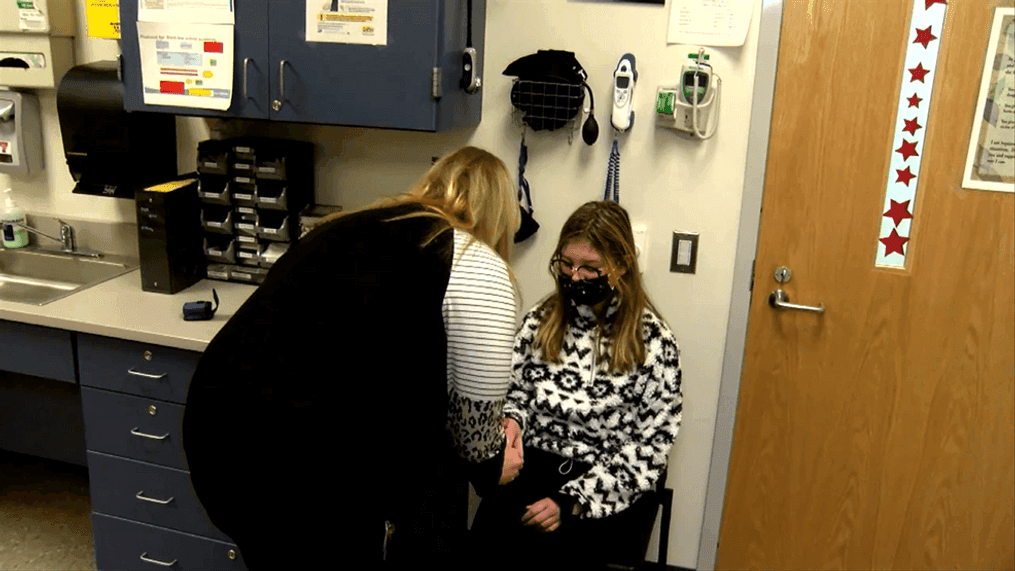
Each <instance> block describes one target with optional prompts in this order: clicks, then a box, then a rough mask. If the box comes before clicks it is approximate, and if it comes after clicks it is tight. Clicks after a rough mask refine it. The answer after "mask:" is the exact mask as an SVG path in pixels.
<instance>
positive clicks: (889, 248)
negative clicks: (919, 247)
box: [878, 228, 909, 256]
mask: <svg viewBox="0 0 1015 571" xmlns="http://www.w3.org/2000/svg"><path fill="white" fill-rule="evenodd" d="M908 241H909V238H905V237H903V236H899V233H898V232H896V231H895V229H894V228H893V229H892V233H891V235H889V236H888V237H887V238H880V239H878V242H881V243H882V244H884V245H885V255H886V256H887V255H889V254H891V253H893V252H898V253H899V254H900V255H903V256H905V255H906V254H904V253H903V252H902V246H903V245H904V244H905V243H906V242H908Z"/></svg>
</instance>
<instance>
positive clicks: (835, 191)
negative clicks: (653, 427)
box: [716, 0, 1015, 569]
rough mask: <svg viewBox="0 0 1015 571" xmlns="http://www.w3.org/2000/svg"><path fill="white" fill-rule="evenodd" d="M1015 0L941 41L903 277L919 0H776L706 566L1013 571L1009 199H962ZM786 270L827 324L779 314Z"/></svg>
mask: <svg viewBox="0 0 1015 571" xmlns="http://www.w3.org/2000/svg"><path fill="white" fill-rule="evenodd" d="M920 4H921V5H923V1H922V0H921V2H920ZM927 4H928V5H932V4H938V5H937V6H934V7H935V8H943V6H941V4H944V0H927ZM1011 5H1012V2H1011V0H1004V1H999V0H947V12H946V16H945V20H944V22H943V28H940V29H933V30H932V31H931V33H932V34H933V35H934V36H935V37H936V38H938V39H937V40H935V41H940V55H939V57H938V59H937V63H936V65H937V69H936V70H935V75H936V77H935V78H934V83H933V85H934V89H933V97H932V99H931V103H930V107H929V115H928V117H927V124H926V125H923V126H921V127H923V128H925V129H926V132H925V134H926V139H925V141H924V145H923V146H922V148H920V149H919V152H920V156H921V158H922V162H921V165H922V166H921V169H920V174H919V176H918V178H917V180H916V184H917V186H916V189H917V193H916V198H915V202H914V205H915V207H914V208H913V209H912V213H913V216H914V218H913V219H912V231H911V233H910V235H909V238H910V240H909V242H908V243H907V244H906V246H905V247H906V249H907V250H906V251H907V255H906V266H905V268H902V269H883V268H876V267H875V263H874V262H875V252H876V248H877V247H878V246H879V241H878V234H879V230H880V225H881V219H882V216H883V215H884V208H883V204H884V200H885V189H886V181H887V180H888V177H889V164H890V163H889V161H890V158H891V154H892V153H893V149H892V142H893V136H894V130H895V120H896V108H897V107H898V105H899V95H900V85H902V79H903V77H910V72H909V71H907V70H906V69H904V56H905V52H906V49H907V44H908V43H909V42H910V40H909V39H908V38H909V26H910V16H911V14H912V13H913V2H912V0H887V1H874V0H864V1H850V2H844V1H842V0H787V1H786V3H785V7H784V13H783V24H782V32H781V39H780V49H779V59H778V66H777V75H776V88H775V101H774V107H773V112H772V128H771V136H770V140H769V151H768V159H767V160H768V162H767V167H766V175H765V188H764V197H763V203H762V216H761V227H760V232H759V240H758V252H757V258H756V263H755V272H754V282H753V290H752V298H751V309H750V316H749V322H748V334H747V345H746V350H745V357H744V365H743V373H742V377H741V388H740V396H739V401H738V410H737V416H736V425H735V428H734V437H733V445H732V452H731V457H730V465H729V474H728V479H727V488H726V496H725V503H724V508H723V517H722V523H721V528H720V535H719V546H718V552H717V563H716V568H718V569H1012V568H1015V543H1013V542H1015V539H1013V537H1015V519H1013V514H1015V500H1013V490H1015V409H1013V407H1015V405H1013V401H1015V389H1013V386H1015V291H1013V290H1015V272H1013V249H1015V219H1013V195H1012V194H1011V193H999V192H986V191H975V190H966V189H963V188H962V171H963V168H964V163H965V158H966V149H967V145H968V143H969V139H970V132H971V127H972V124H973V115H974V109H975V103H976V98H977V96H978V90H979V84H980V73H981V71H982V70H983V66H984V54H985V53H986V51H987V47H988V46H987V43H988V35H989V27H990V22H991V18H992V14H993V10H992V8H993V7H995V6H1011ZM991 49H993V46H992V47H991ZM904 74H905V76H904ZM892 180H895V177H894V173H892ZM779 266H786V267H789V268H790V269H791V270H792V272H793V275H792V277H791V280H790V281H789V282H787V283H785V284H784V285H783V286H782V288H783V289H784V290H785V291H786V292H787V293H788V294H789V296H790V301H791V302H793V303H801V304H809V305H818V304H823V305H824V307H825V308H826V309H825V313H824V314H822V315H816V314H812V313H804V312H797V311H788V310H775V309H773V308H771V307H770V306H769V304H768V297H769V294H770V292H772V291H773V290H775V289H776V288H777V287H778V284H777V283H776V281H775V280H774V278H773V272H774V270H775V269H776V268H777V267H779Z"/></svg>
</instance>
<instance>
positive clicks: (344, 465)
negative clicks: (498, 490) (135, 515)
mask: <svg viewBox="0 0 1015 571" xmlns="http://www.w3.org/2000/svg"><path fill="white" fill-rule="evenodd" d="M415 208H418V207H414V206H400V207H395V208H394V209H393V210H392V209H385V210H380V211H370V212H365V213H358V214H352V215H349V216H346V217H343V218H340V219H338V220H335V221H332V222H330V223H327V224H325V225H323V226H321V227H319V228H317V229H315V230H314V231H313V232H311V233H310V234H308V235H307V236H306V237H304V238H303V239H302V240H300V242H299V243H298V244H296V245H294V247H293V248H292V249H290V251H289V252H287V253H286V254H285V255H284V256H282V257H281V258H280V259H279V260H278V262H277V263H276V264H275V265H274V266H273V267H272V269H271V271H270V272H269V274H268V276H267V278H266V279H265V282H264V283H263V284H262V285H261V286H260V287H259V288H258V289H257V291H256V292H255V293H254V294H253V295H252V296H251V297H250V298H249V299H248V301H247V302H246V303H244V304H243V306H241V307H240V308H239V309H238V310H237V311H236V313H235V314H234V315H233V316H232V317H231V318H230V319H229V321H228V323H226V325H225V326H224V327H223V328H222V330H221V331H220V332H219V333H218V335H216V336H215V338H214V339H213V340H212V342H211V343H210V344H209V346H208V348H207V350H206V351H205V353H204V354H203V356H202V358H201V361H200V363H199V365H198V368H197V371H196V372H195V374H194V377H193V379H192V381H191V384H190V388H189V392H188V397H187V405H186V408H185V413H184V421H183V435H182V437H183V446H184V450H185V452H186V457H187V461H188V464H189V469H190V471H191V479H192V481H193V485H194V489H195V490H196V492H197V495H198V497H199V499H200V500H201V503H202V504H203V505H204V507H205V509H206V510H207V512H208V515H209V517H210V519H211V520H212V522H213V523H214V524H215V525H216V526H217V527H218V528H219V529H220V530H222V532H224V533H225V534H226V535H228V536H230V537H231V538H232V539H233V540H234V541H236V543H237V546H238V547H239V550H240V552H241V555H242V556H243V559H244V562H245V563H246V565H247V566H248V567H249V568H250V569H252V570H255V571H256V570H257V569H286V568H289V569H297V568H299V569H310V568H321V569H324V568H333V569H343V568H346V565H348V568H349V569H368V568H372V565H374V564H375V563H376V562H378V561H379V560H380V559H381V555H382V543H383V530H384V522H385V521H390V522H392V523H393V524H394V525H395V528H396V531H395V535H394V536H393V538H392V541H391V545H389V551H388V559H389V560H391V559H395V560H398V559H399V558H406V557H409V558H412V559H415V560H417V561H419V562H424V561H433V562H435V563H440V562H446V563H444V565H445V567H448V568H450V567H453V566H454V565H453V564H452V563H451V562H450V559H451V558H453V557H456V556H457V555H456V554H458V553H460V551H461V546H462V545H461V542H462V541H463V538H464V533H465V527H466V519H467V509H468V508H467V489H468V488H467V483H466V476H467V475H468V476H470V477H471V478H472V479H473V482H474V483H475V485H476V486H477V489H480V488H483V487H486V486H492V485H496V483H497V479H498V478H499V476H500V467H501V463H502V461H503V452H502V453H501V454H500V455H499V456H497V457H495V458H494V459H492V460H490V461H488V462H486V463H484V464H483V465H481V466H465V465H464V463H462V462H458V461H457V460H456V459H455V458H453V455H452V454H451V452H450V443H449V440H448V435H447V434H446V430H445V423H446V417H447V390H446V385H447V370H446V367H447V364H446V351H447V344H446V340H445V332H444V324H443V317H442V313H441V305H442V301H443V298H444V293H445V290H446V287H447V284H448V278H449V275H450V269H451V261H452V260H451V258H452V254H453V250H454V246H453V243H454V242H453V232H452V231H451V230H448V231H445V232H443V233H441V234H440V235H439V236H438V238H437V239H435V240H434V241H433V242H431V243H430V244H429V245H428V246H427V247H425V248H421V247H420V244H421V243H422V242H423V241H424V239H425V238H427V237H428V236H429V235H430V234H431V233H432V232H433V230H434V229H435V228H438V227H439V225H440V224H441V223H440V222H436V221H435V219H433V218H425V217H423V218H412V219H408V220H402V221H392V222H388V221H386V220H387V219H389V218H391V217H392V216H394V215H397V214H400V213H405V212H410V211H412V210H413V209H415ZM468 470H471V471H468ZM336 564H337V565H336Z"/></svg>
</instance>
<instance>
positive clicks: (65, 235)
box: [7, 218, 102, 258]
mask: <svg viewBox="0 0 1015 571" xmlns="http://www.w3.org/2000/svg"><path fill="white" fill-rule="evenodd" d="M56 221H57V222H59V223H60V237H59V238H57V237H55V236H50V235H49V234H46V233H45V232H41V231H39V230H36V229H35V228H32V227H31V226H28V225H27V224H22V223H20V222H7V224H11V225H13V226H19V227H21V228H24V229H25V230H28V231H29V232H32V233H33V234H38V235H39V236H45V237H46V238H49V239H50V240H56V241H57V242H60V244H61V245H62V246H63V249H62V251H63V253H64V254H70V255H72V256H82V257H85V258H101V257H102V254H100V253H98V252H93V251H91V250H87V249H85V250H79V249H78V243H77V239H76V238H75V237H74V228H73V227H72V226H71V225H70V224H67V223H66V222H64V221H63V220H60V219H59V218H57V219H56Z"/></svg>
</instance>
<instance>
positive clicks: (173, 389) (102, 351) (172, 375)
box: [78, 334, 201, 405]
mask: <svg viewBox="0 0 1015 571" xmlns="http://www.w3.org/2000/svg"><path fill="white" fill-rule="evenodd" d="M200 358H201V354H200V353H195V352H193V351H184V350H182V349H172V348H169V347H162V346H159V345H151V344H149V343H138V342H135V341H124V340H121V339H110V338H108V337H99V336H97V335H86V334H80V335H78V364H79V367H80V372H81V384H82V385H83V386H88V387H96V388H99V389H106V390H110V391H117V392H121V393H128V394H133V395H139V396H146V397H151V398H154V399H159V400H165V401H169V402H175V403H179V404H181V405H182V404H184V403H186V402H187V387H188V386H189V384H190V377H191V375H193V374H194V370H195V369H196V368H197V362H198V360H199V359H200Z"/></svg>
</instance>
